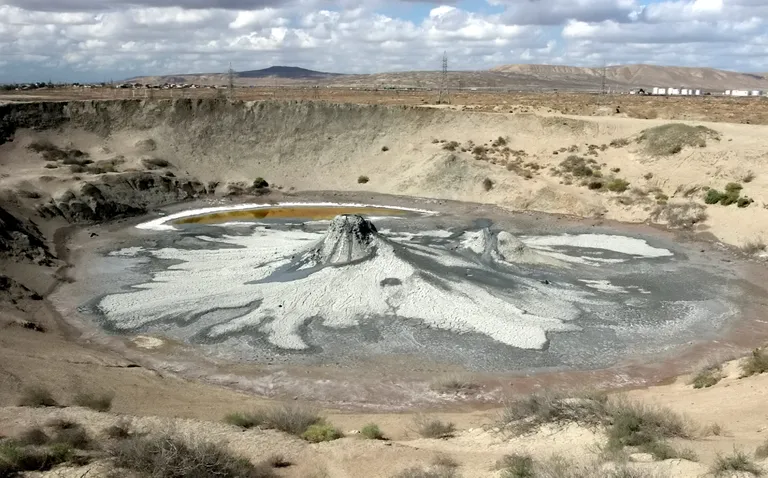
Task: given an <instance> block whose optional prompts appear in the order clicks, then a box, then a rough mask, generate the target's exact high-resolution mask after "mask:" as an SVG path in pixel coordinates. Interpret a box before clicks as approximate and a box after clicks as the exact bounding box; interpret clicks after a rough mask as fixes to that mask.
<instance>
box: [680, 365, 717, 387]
mask: <svg viewBox="0 0 768 478" xmlns="http://www.w3.org/2000/svg"><path fill="white" fill-rule="evenodd" d="M723 378H725V375H724V374H723V367H722V365H720V364H705V365H704V366H702V367H701V368H699V370H697V371H696V372H695V373H694V375H693V377H692V378H691V380H690V382H689V383H690V384H691V385H693V388H709V387H713V386H715V385H716V384H717V383H718V382H719V381H720V380H722V379H723Z"/></svg>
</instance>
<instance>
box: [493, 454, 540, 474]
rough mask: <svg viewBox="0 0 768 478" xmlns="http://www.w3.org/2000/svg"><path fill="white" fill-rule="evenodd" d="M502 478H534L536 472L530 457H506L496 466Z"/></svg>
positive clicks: (514, 455) (517, 455)
mask: <svg viewBox="0 0 768 478" xmlns="http://www.w3.org/2000/svg"><path fill="white" fill-rule="evenodd" d="M497 467H498V468H499V469H501V470H502V471H501V477H502V478H536V475H537V474H536V470H535V467H534V462H533V458H531V455H519V454H513V455H507V456H505V457H504V458H502V459H501V461H500V462H499V463H498V464H497Z"/></svg>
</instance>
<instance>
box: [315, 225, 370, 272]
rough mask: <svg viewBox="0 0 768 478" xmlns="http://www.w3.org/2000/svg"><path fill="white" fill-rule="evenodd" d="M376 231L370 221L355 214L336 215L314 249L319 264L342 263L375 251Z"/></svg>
mask: <svg viewBox="0 0 768 478" xmlns="http://www.w3.org/2000/svg"><path fill="white" fill-rule="evenodd" d="M377 237H378V233H377V231H376V226H374V225H373V223H372V222H371V221H368V220H367V219H365V218H363V217H362V216H358V215H356V214H342V215H339V216H336V217H335V218H334V219H333V221H331V225H330V226H328V232H327V233H326V234H325V237H323V240H322V241H321V242H320V244H319V245H318V246H317V248H316V249H315V251H314V256H315V259H316V260H317V262H318V263H320V264H334V265H343V264H349V263H350V262H356V261H360V260H364V259H367V258H369V257H371V256H373V254H375V253H376V242H377Z"/></svg>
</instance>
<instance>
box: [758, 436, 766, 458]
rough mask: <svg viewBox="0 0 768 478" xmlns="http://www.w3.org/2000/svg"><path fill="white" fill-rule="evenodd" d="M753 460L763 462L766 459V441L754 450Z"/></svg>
mask: <svg viewBox="0 0 768 478" xmlns="http://www.w3.org/2000/svg"><path fill="white" fill-rule="evenodd" d="M755 458H757V459H758V460H765V459H766V458H768V439H766V440H765V441H764V442H763V444H762V445H760V446H758V447H757V448H756V449H755Z"/></svg>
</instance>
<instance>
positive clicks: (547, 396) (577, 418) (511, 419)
mask: <svg viewBox="0 0 768 478" xmlns="http://www.w3.org/2000/svg"><path fill="white" fill-rule="evenodd" d="M608 417H609V412H608V397H607V396H606V395H603V394H596V393H583V394H575V395H571V396H568V395H564V394H558V393H534V394H531V395H528V396H525V397H522V398H518V399H516V400H512V401H510V402H507V404H506V406H505V408H504V411H503V412H502V415H501V417H500V419H499V422H498V426H499V427H500V428H502V429H505V430H509V431H511V432H512V433H514V434H517V435H520V434H525V433H530V432H533V431H536V430H537V429H539V428H540V427H542V426H544V425H558V426H560V425H566V424H569V423H576V424H579V425H582V426H587V427H597V426H600V425H604V424H605V423H606V421H607V419H608Z"/></svg>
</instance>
